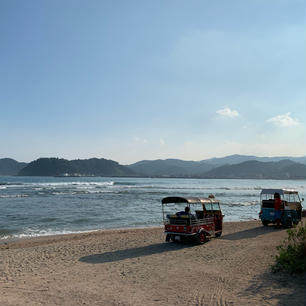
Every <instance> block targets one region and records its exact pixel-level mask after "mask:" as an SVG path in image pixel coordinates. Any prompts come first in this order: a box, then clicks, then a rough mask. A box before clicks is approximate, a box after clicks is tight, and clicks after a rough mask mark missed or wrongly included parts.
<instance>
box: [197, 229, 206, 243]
mask: <svg viewBox="0 0 306 306" xmlns="http://www.w3.org/2000/svg"><path fill="white" fill-rule="evenodd" d="M206 241H207V237H206V233H205V232H204V231H201V232H199V233H198V234H197V236H196V243H197V244H203V243H204V242H206Z"/></svg>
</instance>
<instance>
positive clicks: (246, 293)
mask: <svg viewBox="0 0 306 306" xmlns="http://www.w3.org/2000/svg"><path fill="white" fill-rule="evenodd" d="M286 235H287V234H286V230H285V229H282V230H276V229H274V228H273V227H263V226H262V225H261V223H260V222H259V221H246V222H228V223H225V225H224V232H223V235H222V237H221V238H218V239H211V240H210V241H209V242H207V243H205V244H203V245H193V244H180V243H166V242H164V241H165V237H164V234H163V229H162V228H146V229H124V230H107V231H97V232H91V233H84V234H75V235H62V236H50V237H41V238H32V239H23V240H18V241H11V242H6V243H1V244H0V254H1V257H0V305H1V306H17V305H31V306H32V305H33V306H35V305H62V306H66V305H67V306H68V305H69V306H70V305H71V306H72V305H90V306H94V305H118V306H119V305H120V306H127V305H129V306H130V305H133V306H134V305H135V306H136V305H190V306H193V305H194V306H199V305H201V306H204V305H205V306H206V305H207V306H208V305H209V306H210V305H216V306H217V305H219V306H221V305H224V306H225V305H227V306H228V305H278V306H285V305H286V306H288V305H294V306H300V305H305V293H306V291H305V287H306V286H305V284H306V282H305V277H304V276H298V277H297V276H289V275H287V274H284V273H277V274H273V273H272V272H271V268H270V267H271V264H272V263H273V262H274V256H275V254H276V246H277V245H279V244H280V243H281V241H282V240H283V239H284V238H285V237H286Z"/></svg>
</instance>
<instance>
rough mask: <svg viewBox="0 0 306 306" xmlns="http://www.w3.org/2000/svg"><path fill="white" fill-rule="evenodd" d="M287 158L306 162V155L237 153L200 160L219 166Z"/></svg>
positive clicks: (297, 161)
mask: <svg viewBox="0 0 306 306" xmlns="http://www.w3.org/2000/svg"><path fill="white" fill-rule="evenodd" d="M285 159H289V160H291V161H294V162H296V163H301V164H306V156H302V157H290V156H277V157H258V156H253V155H239V154H234V155H229V156H225V157H219V158H216V157H215V158H210V159H205V160H202V161H201V162H204V163H206V164H209V165H214V166H221V165H227V164H229V165H235V164H240V163H243V162H245V161H250V160H256V161H261V162H278V161H281V160H285Z"/></svg>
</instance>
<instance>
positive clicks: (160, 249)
mask: <svg viewBox="0 0 306 306" xmlns="http://www.w3.org/2000/svg"><path fill="white" fill-rule="evenodd" d="M192 246H194V245H192V244H187V243H165V242H164V243H157V244H152V245H148V246H144V247H139V248H131V249H125V250H118V251H113V252H105V253H101V254H94V255H89V256H84V257H81V258H80V259H79V261H81V262H86V263H91V264H99V263H106V262H115V261H120V260H124V259H131V258H137V257H142V256H149V255H153V254H160V253H165V252H172V251H177V250H181V249H185V248H189V247H192Z"/></svg>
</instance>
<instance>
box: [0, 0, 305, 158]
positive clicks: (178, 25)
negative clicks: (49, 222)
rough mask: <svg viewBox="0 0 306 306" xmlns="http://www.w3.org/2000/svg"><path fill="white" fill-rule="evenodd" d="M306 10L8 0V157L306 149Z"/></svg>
mask: <svg viewBox="0 0 306 306" xmlns="http://www.w3.org/2000/svg"><path fill="white" fill-rule="evenodd" d="M305 9H306V8H305V1H302V0H301V1H299V0H296V1H295V0H288V1H285V0H248V1H246V0H239V1H235V0H232V1H228V0H218V1H208V0H198V1H195V0H188V1H186V0H139V1H131V0H121V1H119V0H112V1H106V0H105V1H103V0H97V1H95V0H90V1H85V0H82V1H79V0H43V1H42V0H37V1H33V0H27V1H23V0H17V1H16V0H9V1H5V0H3V1H0V38H1V40H0V43H1V48H0V69H1V73H0V158H2V157H11V158H15V159H17V160H19V161H31V160H33V159H36V158H38V157H63V158H67V159H74V158H90V157H99V158H101V157H104V158H108V159H113V160H116V161H118V162H120V163H122V164H126V163H132V162H135V161H138V160H142V159H157V158H180V159H185V160H201V159H206V158H210V157H214V156H217V157H221V156H225V155H229V154H235V153H237V154H250V155H258V156H280V155H292V156H301V155H304V154H305V148H306V147H305V144H306V143H305V142H306V141H305V140H306V129H305V127H306V126H305V119H306V117H305V115H306V100H305V86H306V85H305V84H306V27H305V25H306V21H305V20H306V19H305Z"/></svg>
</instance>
